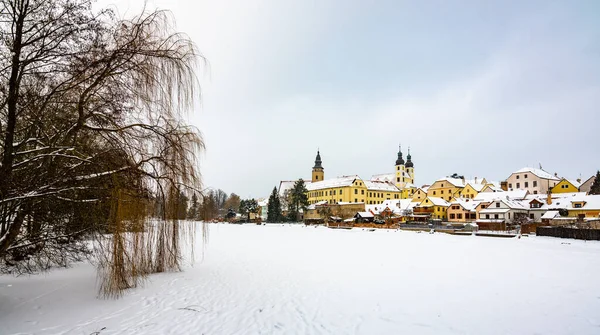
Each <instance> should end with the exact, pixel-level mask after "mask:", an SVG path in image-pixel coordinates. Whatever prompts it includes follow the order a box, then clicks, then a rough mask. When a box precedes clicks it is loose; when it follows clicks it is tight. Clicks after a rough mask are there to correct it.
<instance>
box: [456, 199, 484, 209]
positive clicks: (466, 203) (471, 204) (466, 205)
mask: <svg viewBox="0 0 600 335" xmlns="http://www.w3.org/2000/svg"><path fill="white" fill-rule="evenodd" d="M480 203H481V201H473V200H469V201H467V200H464V199H456V200H454V201H452V202H451V203H450V205H459V206H461V207H462V208H464V209H465V210H467V211H474V210H475V208H476V207H477V205H479V204H480Z"/></svg>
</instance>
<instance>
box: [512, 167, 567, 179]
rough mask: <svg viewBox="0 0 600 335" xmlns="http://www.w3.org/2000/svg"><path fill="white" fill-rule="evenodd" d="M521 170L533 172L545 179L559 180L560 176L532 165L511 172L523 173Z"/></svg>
mask: <svg viewBox="0 0 600 335" xmlns="http://www.w3.org/2000/svg"><path fill="white" fill-rule="evenodd" d="M521 172H530V173H532V174H534V175H536V176H538V177H540V178H543V179H550V180H559V179H558V177H556V176H554V175H552V174H550V173H548V172H546V171H544V170H541V169H535V168H530V167H524V168H522V169H520V170H519V171H515V172H513V173H512V174H511V176H512V175H513V174H515V173H521Z"/></svg>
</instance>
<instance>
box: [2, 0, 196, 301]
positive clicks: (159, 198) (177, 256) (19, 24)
mask: <svg viewBox="0 0 600 335" xmlns="http://www.w3.org/2000/svg"><path fill="white" fill-rule="evenodd" d="M0 3H1V6H0V39H1V40H2V42H3V43H0V64H3V66H4V65H5V64H6V66H4V67H2V68H0V80H1V81H3V83H4V84H3V85H1V86H0V144H1V149H0V150H1V151H0V270H3V271H5V272H23V271H24V272H32V271H35V270H37V269H46V268H48V267H50V266H53V265H66V264H68V262H69V260H74V259H75V260H76V259H80V258H81V257H82V256H85V255H87V254H89V252H90V249H89V248H88V247H87V246H88V245H89V243H82V241H85V240H87V239H89V238H92V239H94V240H95V241H96V242H95V243H94V248H93V250H95V251H96V254H95V255H96V260H97V264H98V266H99V270H100V271H99V275H100V277H101V281H100V282H101V283H102V284H101V292H102V293H103V294H104V295H105V296H118V295H119V294H120V293H119V292H121V291H122V290H123V289H126V288H129V287H134V286H136V285H137V284H138V283H139V280H140V279H141V278H143V277H144V276H145V275H147V274H149V273H152V272H161V271H173V270H178V269H179V268H180V266H181V263H180V261H181V257H182V250H189V251H191V250H193V248H192V247H191V246H189V245H186V246H183V245H181V241H186V244H189V243H193V242H194V241H193V239H191V238H193V235H194V231H193V230H191V228H190V227H188V225H186V224H183V223H181V222H179V221H178V220H177V215H175V214H174V213H177V212H176V211H177V206H178V204H179V201H178V197H179V196H180V195H181V194H182V193H185V192H189V191H191V190H198V189H200V186H201V185H200V184H201V179H200V174H199V171H198V169H197V157H198V153H199V152H200V151H201V150H202V149H203V148H204V145H203V142H202V139H201V137H200V134H199V131H198V130H197V129H196V128H194V127H191V126H189V125H187V124H186V123H185V121H184V117H185V114H186V113H187V112H189V111H190V110H192V109H193V106H194V102H195V101H196V100H197V98H198V97H199V85H198V80H197V77H196V74H195V69H196V68H197V65H198V64H197V61H198V60H202V57H201V56H200V55H199V53H198V51H197V49H196V47H195V45H194V44H193V43H192V42H191V41H190V39H189V38H188V37H187V36H185V35H183V34H180V33H175V32H174V25H173V20H172V18H171V16H170V14H169V13H168V12H165V11H155V12H151V13H143V14H142V15H140V16H137V17H135V18H133V19H130V20H118V19H116V18H115V16H114V15H113V13H112V12H110V11H100V12H98V13H96V12H94V11H92V9H91V5H92V2H91V1H89V0H68V1H67V0H13V1H0ZM190 236H192V237H191V238H190Z"/></svg>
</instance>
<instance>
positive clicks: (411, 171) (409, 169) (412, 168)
mask: <svg viewBox="0 0 600 335" xmlns="http://www.w3.org/2000/svg"><path fill="white" fill-rule="evenodd" d="M411 158H412V157H411V156H410V147H408V155H407V156H406V173H408V175H409V176H410V180H407V181H408V182H409V183H411V184H414V183H415V166H414V164H413V162H412V160H411Z"/></svg>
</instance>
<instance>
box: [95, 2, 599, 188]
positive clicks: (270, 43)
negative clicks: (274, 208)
mask: <svg viewBox="0 0 600 335" xmlns="http://www.w3.org/2000/svg"><path fill="white" fill-rule="evenodd" d="M102 2H103V3H110V4H116V5H117V7H118V8H119V12H120V15H121V16H130V15H131V14H134V13H135V8H139V7H136V6H139V4H140V3H142V2H141V1H135V0H132V1H129V2H128V1H111V0H105V1H102ZM148 7H149V8H155V7H158V8H162V9H170V10H172V11H173V14H174V17H175V19H176V21H177V28H178V30H180V31H183V32H186V33H187V34H188V35H189V36H190V37H191V38H192V39H193V40H194V41H195V43H196V44H197V45H198V48H199V49H200V50H201V52H202V53H203V55H204V56H205V57H206V58H207V60H208V64H209V67H208V68H203V69H199V73H200V77H201V80H202V90H203V92H202V93H203V96H202V102H201V103H200V104H198V106H197V108H196V110H195V112H194V114H193V115H192V116H191V117H190V122H191V123H193V124H194V125H196V126H198V127H199V128H200V130H201V131H202V133H203V136H204V140H205V142H206V152H205V153H204V154H203V155H202V157H201V158H202V159H201V161H202V167H201V171H202V174H203V178H204V184H205V186H212V187H215V188H221V189H223V190H225V191H226V192H228V193H231V192H235V193H237V194H239V195H241V196H242V197H256V198H258V197H263V196H268V195H269V193H270V191H271V190H272V188H273V187H274V186H276V185H278V183H279V181H280V180H293V179H297V178H300V177H303V178H310V176H311V168H312V166H313V164H314V158H315V154H316V151H317V148H320V150H321V156H322V158H323V166H324V168H325V177H326V178H328V177H335V176H340V175H348V174H358V175H360V176H361V177H362V178H370V176H371V175H373V174H378V173H386V172H392V171H393V168H394V162H395V160H396V154H397V150H398V144H399V143H402V147H403V149H404V150H403V151H404V154H405V156H406V148H407V147H408V146H410V147H411V153H412V156H413V162H414V164H415V179H416V184H417V185H422V184H430V183H432V182H433V181H434V180H436V179H438V178H441V177H444V176H447V175H450V174H452V173H454V172H457V173H459V174H463V175H465V176H466V177H475V176H476V177H486V178H488V179H490V180H502V179H506V178H507V177H508V176H509V175H510V173H511V172H512V171H515V170H518V169H520V168H522V167H524V166H532V167H538V165H539V164H540V163H541V164H542V166H543V168H544V169H545V170H547V171H548V172H551V173H554V172H558V173H559V175H561V176H565V177H568V178H573V179H575V178H578V177H580V176H581V177H582V178H583V179H587V178H588V177H589V176H591V175H592V173H594V172H595V171H596V170H597V169H599V168H600V146H599V145H598V143H599V135H600V1H597V0H590V1H548V0H541V1H479V0H473V1H441V0H440V1H400V0H390V1H348V0H318V1H309V0H295V1H291V0H257V1H251V0H220V1H216V0H213V1H208V0H196V1H149V3H148Z"/></svg>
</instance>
